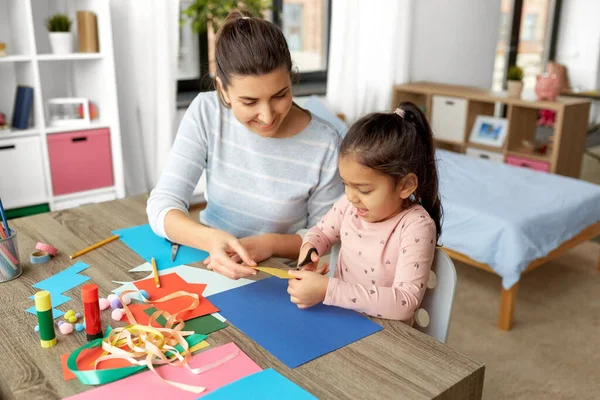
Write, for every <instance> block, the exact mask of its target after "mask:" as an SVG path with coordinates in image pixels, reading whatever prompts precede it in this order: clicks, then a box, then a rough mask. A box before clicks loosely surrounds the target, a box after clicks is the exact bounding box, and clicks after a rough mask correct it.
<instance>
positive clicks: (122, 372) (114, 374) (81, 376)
mask: <svg viewBox="0 0 600 400" xmlns="http://www.w3.org/2000/svg"><path fill="white" fill-rule="evenodd" d="M111 330H112V329H111V328H110V326H109V327H107V329H106V336H108V334H109V333H110V331H111ZM207 337H208V336H206V335H200V334H193V335H189V336H186V337H185V338H184V339H185V341H186V342H187V343H188V348H190V347H193V346H195V345H196V344H198V343H200V342H201V341H203V340H205V339H206V338H207ZM103 340H104V338H100V339H96V340H92V341H91V342H89V343H87V344H85V345H83V346H82V347H80V348H78V349H77V350H75V351H74V352H72V353H71V355H70V356H69V358H68V359H67V368H69V369H70V370H71V372H72V373H73V375H75V376H76V377H77V379H78V380H79V381H80V382H81V383H83V384H84V385H103V384H105V383H110V382H114V381H117V380H119V379H123V378H126V377H128V376H129V375H132V374H135V373H136V372H138V371H141V370H143V369H146V368H147V366H146V365H133V366H131V367H122V368H111V369H97V370H91V371H79V369H78V368H77V357H78V356H79V353H81V352H82V351H83V350H85V349H93V348H95V347H101V346H102V341H103ZM175 348H176V349H177V350H178V351H180V352H183V347H181V345H179V344H178V345H177V346H175ZM167 354H172V353H167Z"/></svg>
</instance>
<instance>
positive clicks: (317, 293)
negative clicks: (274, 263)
mask: <svg viewBox="0 0 600 400" xmlns="http://www.w3.org/2000/svg"><path fill="white" fill-rule="evenodd" d="M327 267H328V265H327V264H325V265H324V266H323V268H324V269H327ZM289 274H290V275H291V276H293V277H294V278H296V279H290V280H289V283H288V294H289V295H290V301H291V302H292V303H294V304H296V305H297V306H298V308H308V307H312V306H314V305H316V304H318V303H322V302H323V300H325V295H326V294H327V285H328V284H329V278H328V277H326V276H323V275H322V274H321V273H319V272H314V271H294V270H291V271H289Z"/></svg>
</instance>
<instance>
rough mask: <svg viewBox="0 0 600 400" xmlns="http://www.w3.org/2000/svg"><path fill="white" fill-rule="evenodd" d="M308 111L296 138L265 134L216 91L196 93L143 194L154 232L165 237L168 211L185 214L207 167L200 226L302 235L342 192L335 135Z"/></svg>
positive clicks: (237, 231) (248, 232)
mask: <svg viewBox="0 0 600 400" xmlns="http://www.w3.org/2000/svg"><path fill="white" fill-rule="evenodd" d="M311 115H312V119H311V122H310V123H309V124H308V126H307V127H306V128H305V129H304V130H303V131H301V132H300V133H298V134H297V135H295V136H292V137H288V138H282V139H276V138H263V137H260V136H258V135H257V134H255V133H252V132H250V131H249V130H248V129H246V128H245V127H244V126H243V125H242V124H241V123H240V122H239V121H237V119H236V118H235V117H234V115H233V113H232V111H231V110H230V109H228V108H226V107H223V106H222V105H221V104H220V103H219V100H218V97H217V94H216V92H206V93H200V94H199V95H198V96H197V97H196V98H195V99H194V101H193V102H192V104H191V105H190V106H189V108H188V110H187V111H186V113H185V116H184V117H183V120H182V121H181V124H180V126H179V130H178V132H177V136H176V137H175V141H174V143H173V147H172V148H171V150H170V153H169V156H168V158H167V161H166V163H165V166H164V169H163V171H162V173H161V176H160V178H159V181H158V184H157V186H156V188H155V189H153V190H152V192H151V194H150V198H149V199H148V203H147V213H148V220H149V223H150V226H151V227H152V229H153V231H154V232H155V233H156V234H157V235H159V236H162V237H167V235H166V233H165V229H164V219H165V216H166V214H167V212H169V211H170V210H172V209H178V210H181V211H183V212H187V208H188V207H189V201H190V199H191V198H192V193H193V191H194V189H195V187H196V185H197V183H198V181H199V179H200V177H201V175H202V172H203V171H206V178H207V179H206V193H205V195H206V199H207V201H208V204H207V207H206V208H205V209H204V210H203V211H202V212H201V213H200V222H201V223H202V224H204V225H207V226H210V227H212V228H216V229H220V230H223V231H226V232H229V233H231V234H233V235H234V236H236V237H238V238H242V237H245V236H252V235H259V234H263V233H298V234H300V235H301V236H302V235H303V234H304V233H305V232H306V229H307V228H310V227H312V226H314V225H316V223H317V222H318V221H319V219H320V218H321V217H322V216H323V215H325V213H326V212H327V211H328V210H329V208H330V207H331V206H332V204H333V203H334V202H335V201H336V200H337V199H338V198H339V197H340V196H341V195H342V193H343V190H344V188H343V185H342V183H341V179H340V177H339V174H338V170H337V161H338V144H339V142H340V140H341V137H340V134H339V133H338V132H337V131H336V130H335V129H334V128H333V127H332V126H331V125H329V124H328V123H327V122H325V121H324V120H322V119H320V118H319V117H317V116H315V115H314V114H311Z"/></svg>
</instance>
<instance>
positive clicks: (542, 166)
mask: <svg viewBox="0 0 600 400" xmlns="http://www.w3.org/2000/svg"><path fill="white" fill-rule="evenodd" d="M506 163H507V164H510V165H516V166H518V167H525V168H531V169H533V170H536V171H543V172H550V164H548V163H546V162H543V161H535V160H530V159H528V158H524V157H517V156H507V157H506Z"/></svg>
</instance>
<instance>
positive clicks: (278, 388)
mask: <svg viewBox="0 0 600 400" xmlns="http://www.w3.org/2000/svg"><path fill="white" fill-rule="evenodd" d="M201 399H202V400H218V399H227V400H229V399H247V400H254V399H256V400H281V399H285V400H313V399H316V397H315V396H313V395H312V394H310V393H308V392H307V391H306V390H304V389H302V388H301V387H300V386H298V385H296V384H295V383H294V382H292V381H290V380H289V379H288V378H286V377H285V376H283V375H281V374H280V373H279V372H277V371H275V370H274V369H272V368H269V369H265V370H264V371H260V372H256V373H254V374H252V375H248V376H245V377H243V378H241V379H238V380H237V381H234V382H232V383H230V384H229V385H225V386H223V387H221V388H219V389H217V390H215V391H214V392H212V393H207V394H206V395H204V396H202V397H201Z"/></svg>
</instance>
